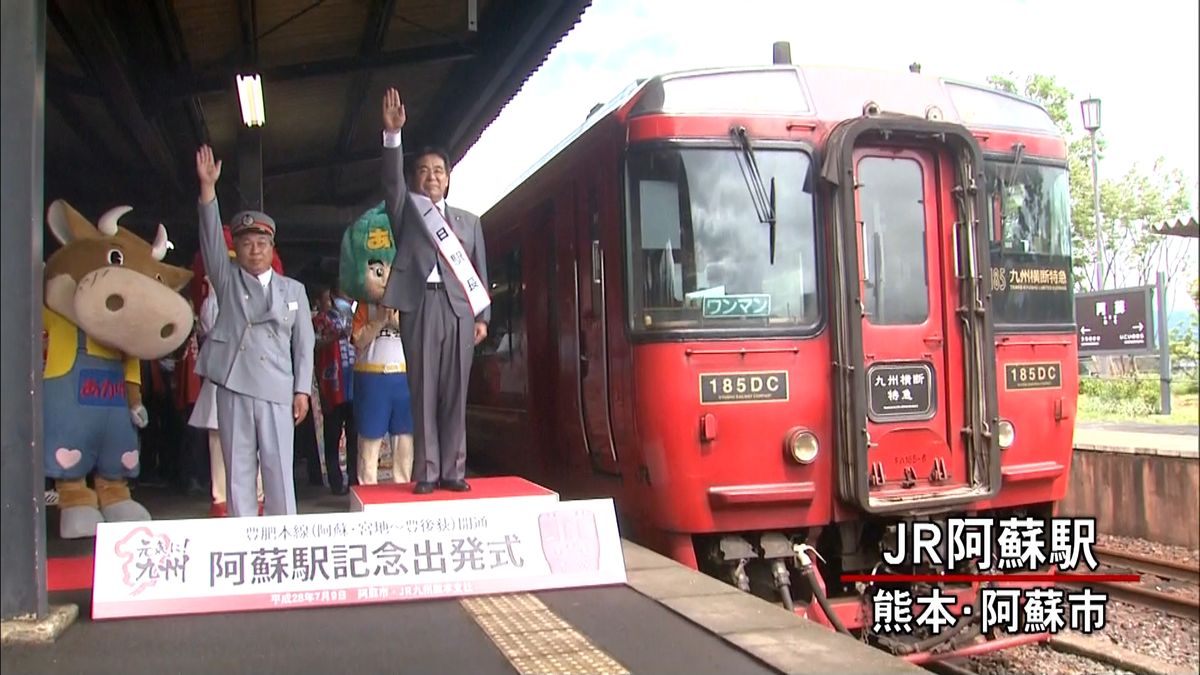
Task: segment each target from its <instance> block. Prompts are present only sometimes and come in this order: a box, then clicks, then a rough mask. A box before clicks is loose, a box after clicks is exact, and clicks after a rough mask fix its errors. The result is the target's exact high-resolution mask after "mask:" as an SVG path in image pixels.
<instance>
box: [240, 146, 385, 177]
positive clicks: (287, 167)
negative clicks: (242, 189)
mask: <svg viewBox="0 0 1200 675" xmlns="http://www.w3.org/2000/svg"><path fill="white" fill-rule="evenodd" d="M382 148H383V146H382V145H381V146H379V147H378V148H374V147H373V148H371V149H370V150H360V151H358V152H347V153H343V154H340V155H326V156H324V157H314V158H312V159H302V160H300V161H296V162H286V163H283V164H275V165H273V166H268V167H265V168H264V169H263V176H264V177H266V178H278V177H280V176H286V175H289V174H293V173H304V172H305V171H316V170H317V169H328V168H331V167H335V166H341V165H344V164H354V163H356V162H367V161H370V160H377V159H379V158H380V157H381V156H382V155H383V150H382Z"/></svg>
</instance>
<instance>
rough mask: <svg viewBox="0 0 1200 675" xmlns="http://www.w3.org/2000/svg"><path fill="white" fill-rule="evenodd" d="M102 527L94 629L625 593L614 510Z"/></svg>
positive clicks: (481, 508) (549, 507)
mask: <svg viewBox="0 0 1200 675" xmlns="http://www.w3.org/2000/svg"><path fill="white" fill-rule="evenodd" d="M494 501H495V500H490V501H489V502H487V503H474V502H472V501H470V500H463V501H454V502H436V503H415V504H412V505H410V508H406V509H403V510H400V509H396V510H390V511H388V512H387V513H386V514H382V513H372V512H358V513H338V514H313V515H300V516H275V517H267V518H219V519H205V520H157V521H145V522H137V523H102V524H101V525H100V526H99V527H98V530H97V536H96V565H95V578H94V580H93V591H92V593H93V594H92V616H93V618H95V619H106V618H117V617H132V616H151V615H160V614H162V615H166V614H199V613H212V612H230V611H242V610H257V609H272V608H281V609H283V608H295V607H318V606H331V605H352V604H361V603H376V602H394V601H401V600H412V599H426V598H439V597H454V596H467V595H481V594H489V593H505V592H517V591H530V590H542V589H549V588H570V587H579V586H597V585H607V584H619V583H624V582H625V563H624V557H623V555H622V552H621V538H620V534H619V533H618V530H617V523H616V514H615V511H614V509H613V503H612V500H610V499H596V500H583V501H570V502H549V501H545V502H540V503H539V502H531V501H529V500H525V501H524V502H522V501H521V500H517V501H515V502H514V503H513V504H511V505H509V506H506V507H505V508H496V505H495V504H494Z"/></svg>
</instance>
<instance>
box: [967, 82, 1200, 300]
mask: <svg viewBox="0 0 1200 675" xmlns="http://www.w3.org/2000/svg"><path fill="white" fill-rule="evenodd" d="M988 83H989V84H991V85H992V86H993V87H995V88H996V89H999V90H1001V91H1006V92H1009V93H1012V94H1018V95H1022V96H1025V97H1027V98H1030V99H1033V100H1034V101H1037V102H1038V103H1039V104H1041V106H1042V107H1043V108H1045V109H1046V112H1048V113H1049V114H1050V117H1051V119H1053V120H1054V123H1055V124H1056V125H1057V126H1058V128H1059V130H1060V131H1061V132H1062V134H1063V136H1064V137H1065V138H1066V139H1067V142H1068V159H1067V162H1068V167H1069V171H1070V176H1069V180H1070V186H1071V226H1072V238H1071V245H1072V257H1073V260H1072V264H1073V267H1074V272H1075V286H1076V290H1078V291H1089V290H1095V285H1096V282H1095V279H1096V275H1095V269H1096V267H1095V266H1096V264H1097V261H1098V260H1099V261H1101V263H1102V264H1103V269H1104V270H1105V274H1104V287H1105V288H1115V287H1121V286H1126V285H1143V284H1151V283H1154V278H1155V274H1156V272H1158V271H1163V272H1166V274H1167V283H1168V285H1172V284H1173V282H1174V281H1175V280H1176V279H1178V278H1179V277H1180V275H1181V274H1183V273H1185V272H1188V271H1190V270H1192V269H1194V264H1195V260H1194V257H1193V255H1192V252H1191V249H1190V248H1189V247H1188V243H1187V242H1186V241H1181V240H1180V238H1178V237H1164V236H1161V235H1157V234H1154V233H1153V232H1152V231H1150V226H1151V225H1154V224H1157V223H1161V222H1163V221H1165V220H1168V219H1170V218H1175V217H1177V216H1179V215H1180V214H1184V213H1188V212H1190V210H1191V208H1192V204H1191V187H1192V185H1194V183H1192V184H1189V181H1188V180H1187V177H1186V176H1184V174H1183V172H1181V171H1179V170H1174V171H1166V170H1165V169H1164V168H1163V161H1164V160H1163V158H1159V159H1158V160H1157V161H1156V162H1155V163H1154V166H1153V168H1152V170H1151V171H1149V172H1145V171H1143V170H1142V169H1141V168H1140V167H1138V166H1136V165H1135V166H1134V167H1133V168H1131V169H1130V170H1129V171H1128V172H1126V174H1125V175H1124V176H1121V177H1119V178H1116V179H1111V178H1110V179H1103V178H1102V180H1101V181H1100V215H1101V225H1100V234H1101V236H1102V238H1103V243H1104V250H1102V251H1097V250H1096V227H1095V215H1094V211H1095V208H1094V205H1093V195H1092V167H1091V152H1092V151H1091V140H1090V138H1089V137H1088V134H1087V133H1086V132H1081V133H1079V134H1076V133H1075V130H1074V126H1073V125H1072V124H1071V119H1072V117H1073V116H1074V115H1077V114H1079V113H1078V112H1077V111H1074V110H1073V109H1072V106H1071V105H1070V103H1071V101H1072V100H1073V99H1074V94H1072V92H1071V91H1070V90H1069V89H1067V87H1065V86H1063V85H1061V84H1059V83H1058V81H1057V80H1056V79H1055V78H1054V76H1052V75H1043V74H1037V73H1035V74H1032V75H1027V76H1025V77H1024V78H1023V79H1022V78H1018V77H1017V76H1016V75H1013V74H1012V73H1009V74H1007V75H993V76H991V77H989V78H988ZM1096 146H1097V155H1098V157H1099V158H1100V159H1103V156H1104V152H1103V151H1104V149H1105V146H1106V143H1105V141H1104V138H1103V136H1102V134H1101V133H1100V132H1097V134H1096ZM1102 168H1103V167H1101V169H1102ZM1103 175H1104V174H1103V172H1101V176H1103ZM1193 276H1194V274H1193Z"/></svg>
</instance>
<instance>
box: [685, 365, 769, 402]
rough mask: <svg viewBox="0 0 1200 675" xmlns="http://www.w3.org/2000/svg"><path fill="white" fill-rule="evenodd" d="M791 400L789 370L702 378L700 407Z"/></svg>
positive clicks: (713, 374)
mask: <svg viewBox="0 0 1200 675" xmlns="http://www.w3.org/2000/svg"><path fill="white" fill-rule="evenodd" d="M786 400H788V374H787V371H786V370H779V371H769V372H760V373H704V374H701V375H700V402H701V403H754V402H757V401H786Z"/></svg>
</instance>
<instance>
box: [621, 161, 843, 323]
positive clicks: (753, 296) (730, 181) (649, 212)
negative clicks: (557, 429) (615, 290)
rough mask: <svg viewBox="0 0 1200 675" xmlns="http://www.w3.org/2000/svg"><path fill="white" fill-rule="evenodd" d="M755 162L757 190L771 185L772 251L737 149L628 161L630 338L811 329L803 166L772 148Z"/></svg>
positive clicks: (810, 232)
mask: <svg viewBox="0 0 1200 675" xmlns="http://www.w3.org/2000/svg"><path fill="white" fill-rule="evenodd" d="M755 156H756V158H757V160H756V161H757V165H758V168H759V169H760V171H761V175H762V179H763V181H764V183H769V182H770V181H771V180H774V181H775V184H776V186H777V214H776V215H777V228H776V238H775V241H774V242H773V243H774V249H773V248H772V240H771V237H770V228H768V227H767V226H766V225H765V224H763V223H762V222H760V220H759V218H758V216H757V215H756V211H755V204H754V202H753V200H752V197H751V193H750V191H748V190H747V181H746V178H745V175H744V173H743V171H742V169H741V168H739V167H740V165H739V162H740V161H741V159H740V158H741V156H740V155H739V154H738V151H737V150H736V149H735V148H732V147H730V148H708V147H694V148H693V147H686V146H679V147H674V146H672V147H647V148H644V149H643V148H639V149H636V150H635V151H633V152H631V153H630V155H629V157H628V159H627V169H626V183H625V189H626V191H627V192H626V195H627V196H626V227H627V230H626V238H625V241H626V260H625V265H626V270H627V274H628V278H629V287H628V293H629V296H630V297H629V306H630V317H629V319H630V323H631V327H632V329H633V330H634V331H637V332H661V331H678V330H689V331H690V330H703V331H719V332H734V333H742V332H744V331H747V330H763V329H766V330H771V329H776V330H796V329H804V328H809V327H813V326H815V325H816V324H817V321H818V319H819V316H818V303H817V302H816V294H817V271H816V250H815V240H816V228H815V218H814V213H813V195H812V191H811V188H810V185H811V180H810V173H811V171H812V167H811V161H810V158H809V156H808V155H807V154H806V153H804V152H803V151H800V150H796V149H774V148H762V149H759V150H757V151H756V153H755ZM772 251H773V253H774V256H773V257H772Z"/></svg>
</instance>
